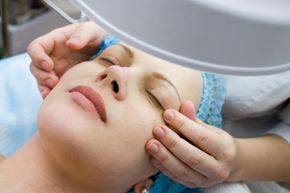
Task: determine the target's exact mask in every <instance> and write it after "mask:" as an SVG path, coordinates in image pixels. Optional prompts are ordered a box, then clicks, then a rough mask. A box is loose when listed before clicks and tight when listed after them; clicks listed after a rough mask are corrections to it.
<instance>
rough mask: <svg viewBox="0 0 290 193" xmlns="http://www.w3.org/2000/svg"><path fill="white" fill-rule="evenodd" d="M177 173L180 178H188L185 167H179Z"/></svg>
mask: <svg viewBox="0 0 290 193" xmlns="http://www.w3.org/2000/svg"><path fill="white" fill-rule="evenodd" d="M177 173H178V176H179V177H180V178H181V179H189V172H188V170H186V169H185V168H181V169H179V171H178V172H177Z"/></svg>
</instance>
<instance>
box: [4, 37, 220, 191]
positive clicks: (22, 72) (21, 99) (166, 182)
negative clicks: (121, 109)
mask: <svg viewBox="0 0 290 193" xmlns="http://www.w3.org/2000/svg"><path fill="white" fill-rule="evenodd" d="M117 42H119V40H118V39H116V38H115V37H113V36H109V37H107V38H106V39H105V40H104V41H103V44H102V45H101V47H100V51H99V52H98V53H97V54H96V55H95V56H94V57H96V56H98V55H99V54H100V53H101V52H102V51H103V50H104V49H105V48H107V47H108V46H111V45H113V44H116V43H117ZM94 57H93V58H94ZM29 63H30V59H29V57H28V55H27V54H22V55H19V56H15V57H13V58H8V59H5V60H2V61H0V152H2V153H3V154H4V155H5V156H10V155H11V154H13V153H14V152H15V151H16V150H17V149H18V148H19V147H21V146H22V145H23V144H24V143H25V142H26V141H27V140H28V139H29V138H30V137H31V136H32V135H33V134H34V133H35V131H36V116H37V111H38V109H39V106H40V104H41V101H42V99H41V96H40V94H39V92H38V89H37V84H36V82H35V80H34V78H33V76H32V75H31V74H30V72H29V65H28V64H29ZM202 76H203V82H204V83H203V95H202V99H201V104H200V106H199V108H198V112H197V116H198V118H199V119H201V120H203V121H204V122H206V123H208V124H211V125H215V126H217V127H221V120H222V117H221V108H222V105H223V102H224V97H225V82H224V80H223V79H222V78H220V77H218V76H216V75H213V74H209V73H203V74H202ZM200 192H202V191H201V190H200V189H197V188H195V189H188V188H186V187H184V186H182V185H180V184H178V183H176V182H174V181H172V180H171V179H169V178H168V177H167V176H165V175H164V174H162V173H160V174H158V175H157V178H156V181H155V183H154V185H153V186H152V187H151V189H150V193H200Z"/></svg>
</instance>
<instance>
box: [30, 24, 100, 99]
mask: <svg viewBox="0 0 290 193" xmlns="http://www.w3.org/2000/svg"><path fill="white" fill-rule="evenodd" d="M103 34H104V31H103V30H102V29H101V28H100V27H99V26H97V25H96V24H95V23H94V22H84V23H80V24H71V25H68V26H65V27H61V28H58V29H55V30H53V31H51V32H50V33H48V34H45V35H44V36H41V37H39V38H37V39H35V40H34V41H32V42H31V43H30V45H29V46H28V54H29V55H30V57H31V60H32V62H31V65H30V70H31V72H32V74H33V75H34V76H35V78H36V79H37V82H38V86H39V90H40V92H41V94H42V97H43V98H45V97H46V96H47V94H48V93H49V92H50V90H51V89H52V88H53V87H54V86H55V85H56V84H57V82H58V81H59V78H60V77H61V76H62V74H63V73H64V72H65V71H66V70H68V69H69V68H71V67H72V66H74V65H75V64H78V63H80V62H82V61H85V60H88V59H89V58H90V57H91V56H92V54H94V53H96V51H97V50H98V47H99V45H100V44H101V42H102V39H103Z"/></svg>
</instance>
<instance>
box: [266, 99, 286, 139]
mask: <svg viewBox="0 0 290 193" xmlns="http://www.w3.org/2000/svg"><path fill="white" fill-rule="evenodd" d="M279 117H280V119H281V122H280V123H278V124H277V125H275V126H274V127H273V128H272V129H270V130H269V131H267V132H266V133H271V134H276V135H279V136H281V137H283V138H284V139H285V140H286V141H288V143H290V103H289V104H288V105H287V106H286V107H285V109H283V110H282V111H281V112H280V113H279Z"/></svg>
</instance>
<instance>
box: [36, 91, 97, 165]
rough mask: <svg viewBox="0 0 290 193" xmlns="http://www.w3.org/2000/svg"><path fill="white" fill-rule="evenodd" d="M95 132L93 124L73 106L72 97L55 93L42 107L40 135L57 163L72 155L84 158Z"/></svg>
mask: <svg viewBox="0 0 290 193" xmlns="http://www.w3.org/2000/svg"><path fill="white" fill-rule="evenodd" d="M93 130H96V124H95V121H94V120H90V118H88V117H87V116H86V114H84V113H82V111H80V110H79V108H78V106H77V105H75V104H73V103H72V101H71V100H70V98H69V96H67V95H63V94H62V93H60V94H59V93H58V92H57V93H52V94H51V95H50V96H49V97H47V99H46V100H45V101H44V103H43V104H42V106H41V108H40V111H39V113H38V131H39V134H40V137H41V140H42V143H43V144H44V145H45V147H46V148H47V150H48V151H49V152H50V153H51V155H53V156H54V157H55V158H56V159H58V161H61V160H63V159H68V158H69V157H70V156H71V155H74V159H75V158H76V157H81V153H82V152H83V151H84V149H83V147H82V146H81V145H80V144H85V142H86V141H87V140H88V139H89V136H90V134H92V133H93Z"/></svg>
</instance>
